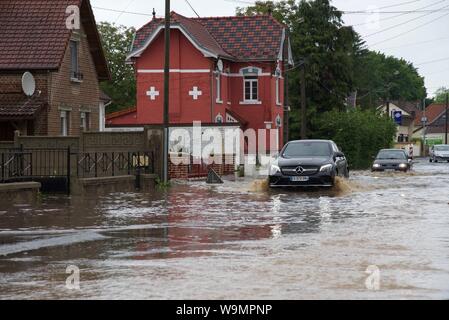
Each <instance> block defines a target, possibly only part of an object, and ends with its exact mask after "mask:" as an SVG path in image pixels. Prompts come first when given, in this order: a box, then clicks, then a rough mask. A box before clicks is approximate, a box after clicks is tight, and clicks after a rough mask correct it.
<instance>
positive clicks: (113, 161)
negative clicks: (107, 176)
mask: <svg viewBox="0 0 449 320" xmlns="http://www.w3.org/2000/svg"><path fill="white" fill-rule="evenodd" d="M112 176H113V177H115V153H114V152H113V153H112Z"/></svg>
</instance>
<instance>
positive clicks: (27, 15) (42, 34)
mask: <svg viewBox="0 0 449 320" xmlns="http://www.w3.org/2000/svg"><path fill="white" fill-rule="evenodd" d="M73 5H74V6H78V7H80V15H81V22H82V24H83V26H84V29H85V30H86V36H87V38H88V41H89V45H90V51H91V54H92V56H93V59H94V61H95V65H96V69H97V73H98V78H99V79H100V80H106V79H109V78H110V74H109V69H108V66H107V62H106V58H105V56H104V52H103V48H102V46H101V42H100V37H99V35H98V30H97V28H96V23H95V18H94V15H93V12H92V8H91V5H90V2H89V0H2V1H0V43H1V46H0V70H15V71H17V70H57V69H59V67H60V66H61V62H62V59H63V57H64V54H65V52H66V48H67V46H68V42H69V39H70V36H71V34H72V31H71V30H69V29H68V28H67V27H66V20H67V18H68V16H69V14H67V13H66V10H67V7H68V6H73Z"/></svg>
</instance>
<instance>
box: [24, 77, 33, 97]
mask: <svg viewBox="0 0 449 320" xmlns="http://www.w3.org/2000/svg"><path fill="white" fill-rule="evenodd" d="M22 90H23V93H25V94H26V95H27V96H28V97H31V96H32V95H33V94H34V92H35V91H36V80H34V77H33V75H32V74H31V73H29V72H25V73H24V74H23V76H22Z"/></svg>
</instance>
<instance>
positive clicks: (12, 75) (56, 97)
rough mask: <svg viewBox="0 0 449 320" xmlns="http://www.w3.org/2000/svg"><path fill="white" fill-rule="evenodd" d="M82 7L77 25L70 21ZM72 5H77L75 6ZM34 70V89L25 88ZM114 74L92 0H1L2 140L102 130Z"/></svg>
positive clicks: (0, 81)
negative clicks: (106, 86) (103, 88)
mask: <svg viewBox="0 0 449 320" xmlns="http://www.w3.org/2000/svg"><path fill="white" fill-rule="evenodd" d="M69 6H76V7H78V9H79V17H80V19H79V21H80V25H79V29H76V28H75V29H73V28H68V27H67V20H68V18H70V16H71V14H72V13H73V12H71V11H70V10H69V9H68V8H69ZM72 8H73V7H72ZM25 72H30V73H31V74H32V75H33V76H34V79H35V84H36V90H35V93H34V94H33V95H32V96H27V95H25V94H24V93H23V91H22V76H23V74H24V73H25ZM109 79H110V74H109V70H108V65H107V62H106V58H105V56H104V53H103V49H102V46H101V42H100V37H99V34H98V30H97V28H96V22H95V18H94V15H93V12H92V8H91V5H90V2H89V0H26V1H25V0H2V1H0V141H2V140H11V139H12V138H13V135H14V131H15V130H19V131H20V132H21V134H24V135H25V134H26V135H63V136H65V135H78V134H79V133H80V131H82V130H98V129H99V126H100V123H101V121H100V119H99V112H100V106H101V105H104V103H105V101H104V97H101V94H100V88H99V81H102V80H109Z"/></svg>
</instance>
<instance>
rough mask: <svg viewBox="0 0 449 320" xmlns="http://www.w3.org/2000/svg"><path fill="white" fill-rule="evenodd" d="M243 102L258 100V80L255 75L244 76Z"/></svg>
mask: <svg viewBox="0 0 449 320" xmlns="http://www.w3.org/2000/svg"><path fill="white" fill-rule="evenodd" d="M244 81H245V102H256V101H258V100H259V93H258V90H259V80H258V77H257V76H246V77H245V80H244Z"/></svg>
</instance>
